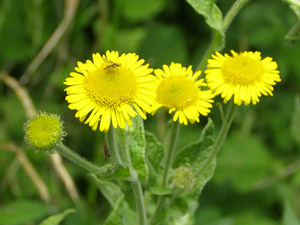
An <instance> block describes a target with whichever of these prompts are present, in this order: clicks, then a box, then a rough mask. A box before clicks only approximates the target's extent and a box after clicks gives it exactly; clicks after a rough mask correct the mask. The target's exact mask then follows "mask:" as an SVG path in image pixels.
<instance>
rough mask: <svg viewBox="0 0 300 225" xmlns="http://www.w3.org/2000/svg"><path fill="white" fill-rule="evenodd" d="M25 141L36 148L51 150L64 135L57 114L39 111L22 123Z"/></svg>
mask: <svg viewBox="0 0 300 225" xmlns="http://www.w3.org/2000/svg"><path fill="white" fill-rule="evenodd" d="M24 131H25V141H26V142H27V143H28V144H29V145H30V146H31V147H32V148H34V149H36V150H44V151H51V150H52V149H53V148H55V147H56V146H57V145H58V144H60V143H61V142H62V140H63V137H64V136H65V134H66V133H65V131H64V127H63V125H62V121H61V120H60V118H59V116H57V115H55V114H48V113H40V114H39V115H37V116H35V117H34V118H32V119H30V120H28V121H27V122H26V123H25V125H24Z"/></svg>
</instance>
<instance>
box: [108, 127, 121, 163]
mask: <svg viewBox="0 0 300 225" xmlns="http://www.w3.org/2000/svg"><path fill="white" fill-rule="evenodd" d="M105 138H106V144H107V146H108V151H109V154H110V156H111V159H112V162H113V163H116V164H119V165H120V164H123V159H122V154H121V152H120V149H119V146H118V143H117V138H116V129H114V128H112V127H111V128H110V129H109V131H108V132H107V133H105Z"/></svg>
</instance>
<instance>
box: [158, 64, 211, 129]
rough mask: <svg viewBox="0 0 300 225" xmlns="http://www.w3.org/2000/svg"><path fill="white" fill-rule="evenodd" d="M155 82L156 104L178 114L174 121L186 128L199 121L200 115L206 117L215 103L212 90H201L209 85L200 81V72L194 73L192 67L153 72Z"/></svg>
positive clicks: (176, 66) (177, 66) (171, 66)
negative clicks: (189, 123)
mask: <svg viewBox="0 0 300 225" xmlns="http://www.w3.org/2000/svg"><path fill="white" fill-rule="evenodd" d="M154 73H155V75H156V77H157V79H156V102H157V103H156V105H155V106H154V110H157V109H158V108H160V107H167V108H169V113H172V112H175V114H174V117H173V121H177V120H178V119H179V123H183V124H185V125H187V124H188V121H190V122H191V123H194V122H195V121H197V122H199V116H200V114H202V115H204V116H207V114H208V113H209V112H210V108H211V107H212V104H211V103H212V102H213V99H212V98H213V94H212V91H211V90H201V87H203V86H206V84H205V83H204V79H200V80H197V78H198V77H199V76H200V74H201V71H198V72H196V73H195V74H193V71H192V66H189V67H188V68H185V67H183V66H182V65H181V64H180V63H171V65H170V66H167V65H163V70H161V69H157V70H155V71H154Z"/></svg>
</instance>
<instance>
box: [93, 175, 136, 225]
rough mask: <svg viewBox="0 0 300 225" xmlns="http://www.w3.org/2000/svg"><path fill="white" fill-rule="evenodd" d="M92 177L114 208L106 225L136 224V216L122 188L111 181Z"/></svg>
mask: <svg viewBox="0 0 300 225" xmlns="http://www.w3.org/2000/svg"><path fill="white" fill-rule="evenodd" d="M91 177H92V178H93V179H94V181H95V182H96V185H97V187H98V188H99V189H100V191H101V193H102V194H103V195H104V196H105V198H106V199H107V200H108V202H109V203H110V204H111V206H112V208H113V211H112V212H111V213H110V214H109V216H108V218H107V219H106V220H105V223H104V225H119V224H135V220H136V215H135V213H134V212H133V211H132V210H131V209H130V207H129V205H128V203H127V202H126V201H125V200H124V193H123V192H122V191H121V189H120V187H119V186H118V185H116V184H115V183H112V182H110V181H104V180H99V179H98V178H97V177H96V175H94V174H91Z"/></svg>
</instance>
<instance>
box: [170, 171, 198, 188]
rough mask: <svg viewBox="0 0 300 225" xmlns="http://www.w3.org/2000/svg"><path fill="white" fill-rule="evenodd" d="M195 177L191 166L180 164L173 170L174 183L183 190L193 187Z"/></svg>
mask: <svg viewBox="0 0 300 225" xmlns="http://www.w3.org/2000/svg"><path fill="white" fill-rule="evenodd" d="M195 183H196V179H195V177H194V175H193V170H192V168H191V167H185V166H180V167H178V168H177V169H175V171H174V185H175V186H176V187H179V188H182V189H184V190H185V191H190V190H192V189H193V187H194V185H195Z"/></svg>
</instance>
